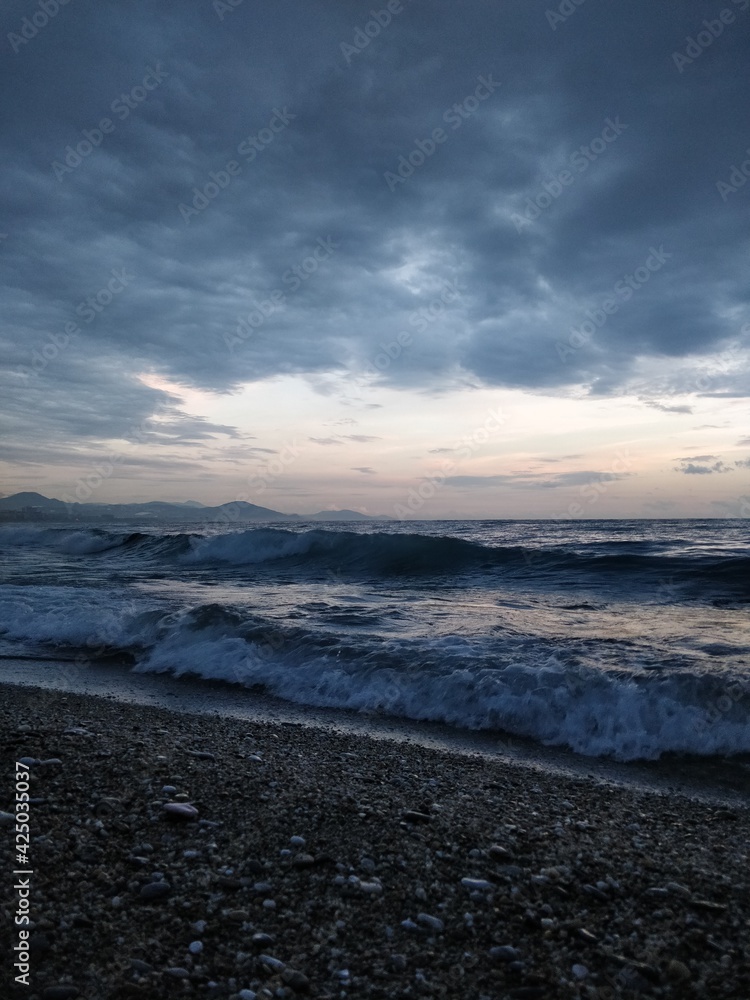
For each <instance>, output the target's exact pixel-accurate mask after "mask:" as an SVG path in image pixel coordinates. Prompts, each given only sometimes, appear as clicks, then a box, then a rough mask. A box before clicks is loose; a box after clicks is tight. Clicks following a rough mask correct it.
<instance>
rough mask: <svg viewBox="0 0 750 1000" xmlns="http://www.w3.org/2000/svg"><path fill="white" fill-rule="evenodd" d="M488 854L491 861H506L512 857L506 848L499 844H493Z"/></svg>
mask: <svg viewBox="0 0 750 1000" xmlns="http://www.w3.org/2000/svg"><path fill="white" fill-rule="evenodd" d="M488 854H489V856H490V857H491V858H492V860H493V861H508V860H509V859H510V858H512V857H513V855H512V854H511V853H510V851H509V850H508V848H507V847H503V846H502V845H501V844H493V845H492V847H491V848H490V849H489V851H488Z"/></svg>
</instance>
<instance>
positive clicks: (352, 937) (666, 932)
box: [0, 684, 750, 1000]
mask: <svg viewBox="0 0 750 1000" xmlns="http://www.w3.org/2000/svg"><path fill="white" fill-rule="evenodd" d="M1 693H2V699H1V707H0V717H1V718H2V732H3V740H4V742H5V744H6V748H7V751H8V752H7V753H6V755H5V756H6V761H7V764H6V766H7V767H8V768H9V769H11V768H12V760H13V756H15V758H16V760H17V759H18V758H19V757H24V756H27V757H30V758H35V759H38V760H41V761H49V763H37V764H32V765H30V766H29V767H28V772H29V774H30V779H29V780H30V783H31V785H32V789H33V790H32V805H31V825H32V840H31V845H30V852H31V862H32V867H33V871H34V875H33V877H32V885H31V889H32V897H31V900H32V906H31V911H32V916H33V918H34V921H35V926H34V927H33V928H32V951H31V970H32V975H31V981H32V986H31V990H30V991H29V990H27V989H25V988H24V989H23V995H25V996H27V997H28V1000H37V998H42V997H44V996H45V993H44V991H45V990H47V991H48V992H47V997H48V998H54V997H55V996H57V997H61V998H62V997H66V996H67V997H69V998H71V1000H72V998H73V997H74V996H75V995H77V994H76V993H75V992H74V991H75V990H80V991H81V996H83V997H87V998H88V997H91V998H97V997H102V998H104V997H106V998H109V997H143V998H144V1000H145V998H147V997H148V998H150V997H161V996H172V995H181V996H206V997H217V998H224V997H227V998H228V997H240V998H242V1000H245V998H249V997H250V996H251V995H252V994H253V993H254V994H256V995H257V996H258V997H263V998H264V1000H266V998H270V997H271V996H280V997H283V996H288V997H294V996H297V995H298V994H303V993H305V992H307V993H308V995H311V996H315V997H320V998H324V997H329V998H333V997H337V998H338V997H342V996H343V997H345V996H349V995H350V994H351V995H356V996H371V997H384V998H385V997H412V996H414V997H418V996H433V997H446V998H453V997H458V996H461V997H463V996H466V997H471V998H477V1000H479V998H482V997H485V998H487V1000H495V998H496V997H506V996H507V997H518V998H522V997H526V998H530V997H540V998H544V1000H546V998H550V1000H554V998H557V997H561V998H562V997H596V998H609V997H620V996H623V997H625V996H633V995H636V994H637V993H639V992H640V994H641V995H655V996H661V997H674V998H678V1000H683V998H692V997H695V998H698V997H701V998H703V997H727V998H730V997H736V998H741V997H742V998H744V997H745V995H746V993H745V992H742V991H743V989H744V986H743V984H746V983H747V982H748V981H749V980H750V955H749V954H748V951H747V944H746V941H747V927H748V926H749V924H748V921H749V920H750V897H749V894H748V884H747V869H748V856H747V855H748V848H747V845H748V841H749V839H750V812H749V811H748V809H747V807H742V806H737V807H732V808H727V807H724V806H717V805H711V804H708V803H704V802H699V801H696V800H694V799H687V798H685V797H684V796H682V795H679V794H676V793H673V794H671V795H659V794H655V793H654V791H653V790H646V789H638V788H627V787H624V786H616V785H614V784H612V783H609V782H605V781H602V780H598V779H594V778H590V777H587V776H584V775H583V774H580V775H565V774H562V773H553V772H549V771H545V770H544V769H543V768H542V769H540V768H538V767H533V766H530V765H528V764H527V763H524V762H523V761H520V760H512V759H509V758H507V757H502V758H500V757H494V758H490V757H488V756H487V755H481V754H472V753H470V752H466V753H463V754H456V753H452V752H450V751H446V750H445V749H439V748H436V747H427V746H424V745H421V744H418V743H416V742H414V741H409V740H405V739H401V740H394V739H389V738H388V737H387V736H383V737H382V738H377V739H375V738H368V737H367V736H366V735H365V734H363V733H362V732H344V731H335V730H333V729H331V728H320V727H315V726H313V725H309V724H307V725H303V724H301V723H293V722H289V721H283V720H279V721H270V720H266V721H258V720H255V721H253V720H250V719H244V718H242V719H238V718H229V717H223V716H219V715H215V714H212V715H210V714H207V713H204V714H187V713H183V712H179V713H177V712H175V711H170V710H169V709H165V708H163V707H156V706H147V705H134V704H128V703H126V702H122V701H116V700H114V699H112V698H101V697H93V696H91V695H83V694H78V693H72V692H61V691H54V690H50V689H42V688H33V687H25V686H20V685H7V684H3V685H2V686H1ZM54 761H59V763H54ZM4 787H7V788H8V789H10V787H11V782H6V785H5V786H4ZM165 789H166V790H165ZM170 789H173V790H170ZM180 800H182V801H184V802H187V803H191V804H192V805H193V806H194V807H195V809H197V817H196V818H192V817H191V815H187V816H186V817H185V818H184V819H182V820H181V819H179V818H177V819H175V821H173V822H170V821H169V819H168V811H167V810H165V809H164V805H165V804H166V803H168V802H170V803H172V804H173V814H174V815H175V816H177V817H179V813H180V811H181V810H180V807H179V806H178V807H177V808H176V809H174V805H176V804H177V803H178V802H179V801H180ZM11 807H12V803H11V800H10V798H9V797H7V796H4V801H3V802H2V804H0V808H2V809H3V810H8V809H10V808H11ZM182 811H183V812H186V813H188V814H190V810H185V809H184V808H183V810H182ZM4 829H5V830H6V831H9V830H10V829H12V828H7V827H6V828H4ZM293 838H302V839H303V840H304V843H302V842H301V841H299V840H296V839H293ZM10 839H11V838H10V836H4V837H3V838H2V840H3V851H4V852H5V853H7V852H8V851H9V842H10ZM285 852H286V853H285ZM4 860H5V864H6V869H7V870H8V871H12V870H13V868H14V865H13V861H12V858H11V857H9V856H8V857H6V858H5V859H4ZM466 880H470V881H466ZM147 886H148V887H150V888H146V887H147ZM2 910H3V916H4V917H6V919H5V920H4V921H3V924H4V928H5V930H4V932H3V938H4V939H5V941H4V943H3V949H7V951H6V954H10V953H11V943H8V940H7V939H8V937H9V934H8V930H9V929H12V912H13V911H12V910H11V904H10V903H8V904H6V903H3V907H2ZM203 922H205V923H203ZM258 935H260V936H258ZM212 983H213V984H214V985H213V986H212V985H211V984H212ZM55 986H57V987H60V989H59V990H58V991H57V993H55V992H49V991H50V990H52V988H53V987H55ZM66 986H67V991H66ZM243 990H244V991H247V992H245V993H244V994H243V993H241V991H243ZM264 990H266V991H270V993H269V992H265V993H264V992H263V991H264ZM278 990H282V992H281V993H279V992H278ZM45 1000H46V998H45Z"/></svg>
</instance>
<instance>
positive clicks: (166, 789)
mask: <svg viewBox="0 0 750 1000" xmlns="http://www.w3.org/2000/svg"><path fill="white" fill-rule="evenodd" d="M161 790H162V794H163V795H174V793H175V792H176V791H177V789H176V788H175V786H174V785H162V789H161Z"/></svg>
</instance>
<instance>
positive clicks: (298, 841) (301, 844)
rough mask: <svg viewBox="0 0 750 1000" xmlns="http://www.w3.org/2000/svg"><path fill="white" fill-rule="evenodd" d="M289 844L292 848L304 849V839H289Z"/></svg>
mask: <svg viewBox="0 0 750 1000" xmlns="http://www.w3.org/2000/svg"><path fill="white" fill-rule="evenodd" d="M289 843H290V844H291V845H292V847H304V846H305V844H306V840H305V838H304V837H290V838H289Z"/></svg>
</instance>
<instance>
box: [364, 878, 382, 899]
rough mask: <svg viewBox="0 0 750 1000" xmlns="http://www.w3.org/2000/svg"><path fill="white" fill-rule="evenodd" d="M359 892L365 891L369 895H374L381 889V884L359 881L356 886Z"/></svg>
mask: <svg viewBox="0 0 750 1000" xmlns="http://www.w3.org/2000/svg"><path fill="white" fill-rule="evenodd" d="M358 888H359V890H360V892H364V893H367V894H368V895H370V896H375V895H377V894H378V893H380V892H382V891H383V886H382V885H381V884H380V882H375V881H373V882H360V883H359V886H358Z"/></svg>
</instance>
